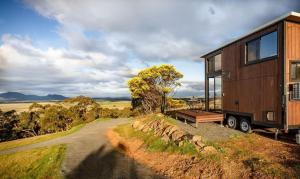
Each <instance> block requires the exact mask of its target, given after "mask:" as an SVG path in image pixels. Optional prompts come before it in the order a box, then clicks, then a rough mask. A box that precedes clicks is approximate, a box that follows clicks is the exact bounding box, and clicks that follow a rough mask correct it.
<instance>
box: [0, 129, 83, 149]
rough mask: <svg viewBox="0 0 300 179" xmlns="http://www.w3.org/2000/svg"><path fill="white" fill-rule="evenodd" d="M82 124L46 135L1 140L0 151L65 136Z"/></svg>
mask: <svg viewBox="0 0 300 179" xmlns="http://www.w3.org/2000/svg"><path fill="white" fill-rule="evenodd" d="M84 125H85V124H80V125H77V126H75V127H72V128H71V129H70V130H67V131H63V132H57V133H53V134H46V135H40V136H35V137H29V138H24V139H18V140H13V141H7V142H1V143H0V151H1V150H7V149H12V148H15V147H21V146H24V145H29V144H35V143H39V142H43V141H47V140H50V139H54V138H58V137H63V136H66V135H69V134H71V133H74V132H76V131H78V130H79V129H81V128H82V127H83V126H84Z"/></svg>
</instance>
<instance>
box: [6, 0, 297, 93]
mask: <svg viewBox="0 0 300 179" xmlns="http://www.w3.org/2000/svg"><path fill="white" fill-rule="evenodd" d="M289 11H296V12H299V11H300V1H295V0H244V1H240V0H227V1H223V0H222V1H221V0H202V1H196V0H187V1H181V0H152V1H146V0H110V1H107V0H84V1H82V0H24V1H22V0H1V1H0V92H8V91H15V92H21V93H24V94H36V95H47V94H61V95H65V96H68V97H72V96H77V95H86V96H90V97H128V96H130V92H129V90H128V88H127V81H128V79H129V78H131V77H133V76H134V75H136V74H137V73H138V72H139V71H140V70H142V69H144V68H146V67H150V66H152V65H160V64H172V65H174V66H175V67H176V68H177V70H178V71H180V72H181V73H182V74H183V75H184V77H183V78H182V79H181V82H182V86H181V87H180V88H178V89H176V92H175V96H180V97H190V96H201V95H203V92H204V62H203V60H202V59H200V56H201V55H202V54H204V53H205V52H207V51H209V50H212V49H215V48H218V47H219V46H220V45H221V44H223V43H224V42H227V41H230V40H232V39H235V38H237V37H239V36H242V35H243V34H245V33H247V32H249V31H251V30H253V29H254V28H256V27H258V26H260V25H262V24H264V23H266V22H268V21H270V20H273V19H275V18H277V17H278V16H281V15H283V14H285V13H288V12H289Z"/></svg>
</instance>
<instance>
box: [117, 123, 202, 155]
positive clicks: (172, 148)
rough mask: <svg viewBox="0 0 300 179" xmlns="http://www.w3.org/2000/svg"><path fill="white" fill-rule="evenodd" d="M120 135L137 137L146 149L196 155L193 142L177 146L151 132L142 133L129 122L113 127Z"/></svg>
mask: <svg viewBox="0 0 300 179" xmlns="http://www.w3.org/2000/svg"><path fill="white" fill-rule="evenodd" d="M114 131H115V132H117V133H118V134H119V135H120V136H122V137H124V138H127V139H128V138H137V139H140V140H142V141H143V142H144V144H145V146H146V149H147V150H148V151H152V152H170V153H174V152H177V153H181V154H189V155H197V154H198V152H197V150H196V148H195V147H194V145H193V144H191V143H189V142H187V141H186V142H184V144H183V145H182V146H180V147H179V146H177V145H176V144H175V143H174V142H173V141H170V142H165V141H163V140H162V139H161V138H160V137H157V136H155V135H153V134H151V133H149V134H148V133H144V132H141V131H138V130H134V129H133V128H132V127H131V125H130V124H122V125H119V126H117V127H116V128H115V129H114Z"/></svg>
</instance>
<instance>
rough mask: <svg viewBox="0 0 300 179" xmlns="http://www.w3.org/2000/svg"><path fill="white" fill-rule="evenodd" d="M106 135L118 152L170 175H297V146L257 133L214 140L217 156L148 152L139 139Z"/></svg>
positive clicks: (299, 152) (299, 168)
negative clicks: (224, 140) (215, 141)
mask: <svg viewBox="0 0 300 179" xmlns="http://www.w3.org/2000/svg"><path fill="white" fill-rule="evenodd" d="M107 137H108V139H109V141H110V142H111V143H112V145H113V146H114V147H115V148H116V149H117V150H118V151H120V152H123V153H124V154H126V155H128V156H129V157H131V158H133V159H134V160H136V161H138V162H139V163H141V164H143V165H145V166H148V167H149V168H151V169H152V170H153V171H155V172H156V173H157V174H158V175H161V176H166V177H170V178H220V177H221V178H282V177H285V178H286V177H287V178H290V177H296V178H297V176H298V177H299V175H300V146H299V145H296V144H290V143H286V142H283V141H275V140H273V139H270V138H267V137H264V136H261V135H258V134H250V135H246V137H241V138H235V139H231V140H229V141H228V140H227V141H226V142H220V143H217V145H218V147H219V149H221V151H226V152H219V155H204V156H202V157H193V156H188V155H181V154H176V153H175V154H174V153H172V154H171V153H165V152H149V151H147V150H146V148H145V146H144V144H143V142H142V141H141V140H138V139H133V138H132V139H125V138H122V137H120V136H119V135H118V133H116V132H114V131H113V130H109V131H108V133H107Z"/></svg>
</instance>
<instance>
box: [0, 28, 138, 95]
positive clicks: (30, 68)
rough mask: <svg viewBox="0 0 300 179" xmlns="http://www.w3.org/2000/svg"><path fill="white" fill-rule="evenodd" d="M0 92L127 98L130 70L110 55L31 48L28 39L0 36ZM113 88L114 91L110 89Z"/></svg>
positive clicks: (31, 45) (7, 35)
mask: <svg viewBox="0 0 300 179" xmlns="http://www.w3.org/2000/svg"><path fill="white" fill-rule="evenodd" d="M0 64H1V66H0V74H1V76H0V83H1V84H0V86H1V88H2V89H1V91H4V89H5V90H6V91H25V92H29V93H34V94H41V93H45V92H50V93H51V92H53V93H54V92H55V93H60V94H64V95H67V96H73V95H78V94H82V95H90V96H110V95H112V93H113V92H117V93H116V95H121V96H122V95H126V96H127V95H128V90H127V88H126V87H125V83H126V80H127V78H128V77H131V76H132V75H133V74H132V71H131V70H130V69H129V68H128V67H127V66H126V65H125V64H124V63H123V62H122V60H120V59H118V58H117V57H114V56H107V55H105V54H102V53H97V52H84V51H74V50H67V49H55V48H48V49H47V50H41V49H39V48H37V47H35V46H34V45H33V44H32V43H31V41H30V39H28V38H22V37H19V36H13V35H9V34H6V35H3V37H2V45H1V46H0ZM112 89H114V90H112Z"/></svg>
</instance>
